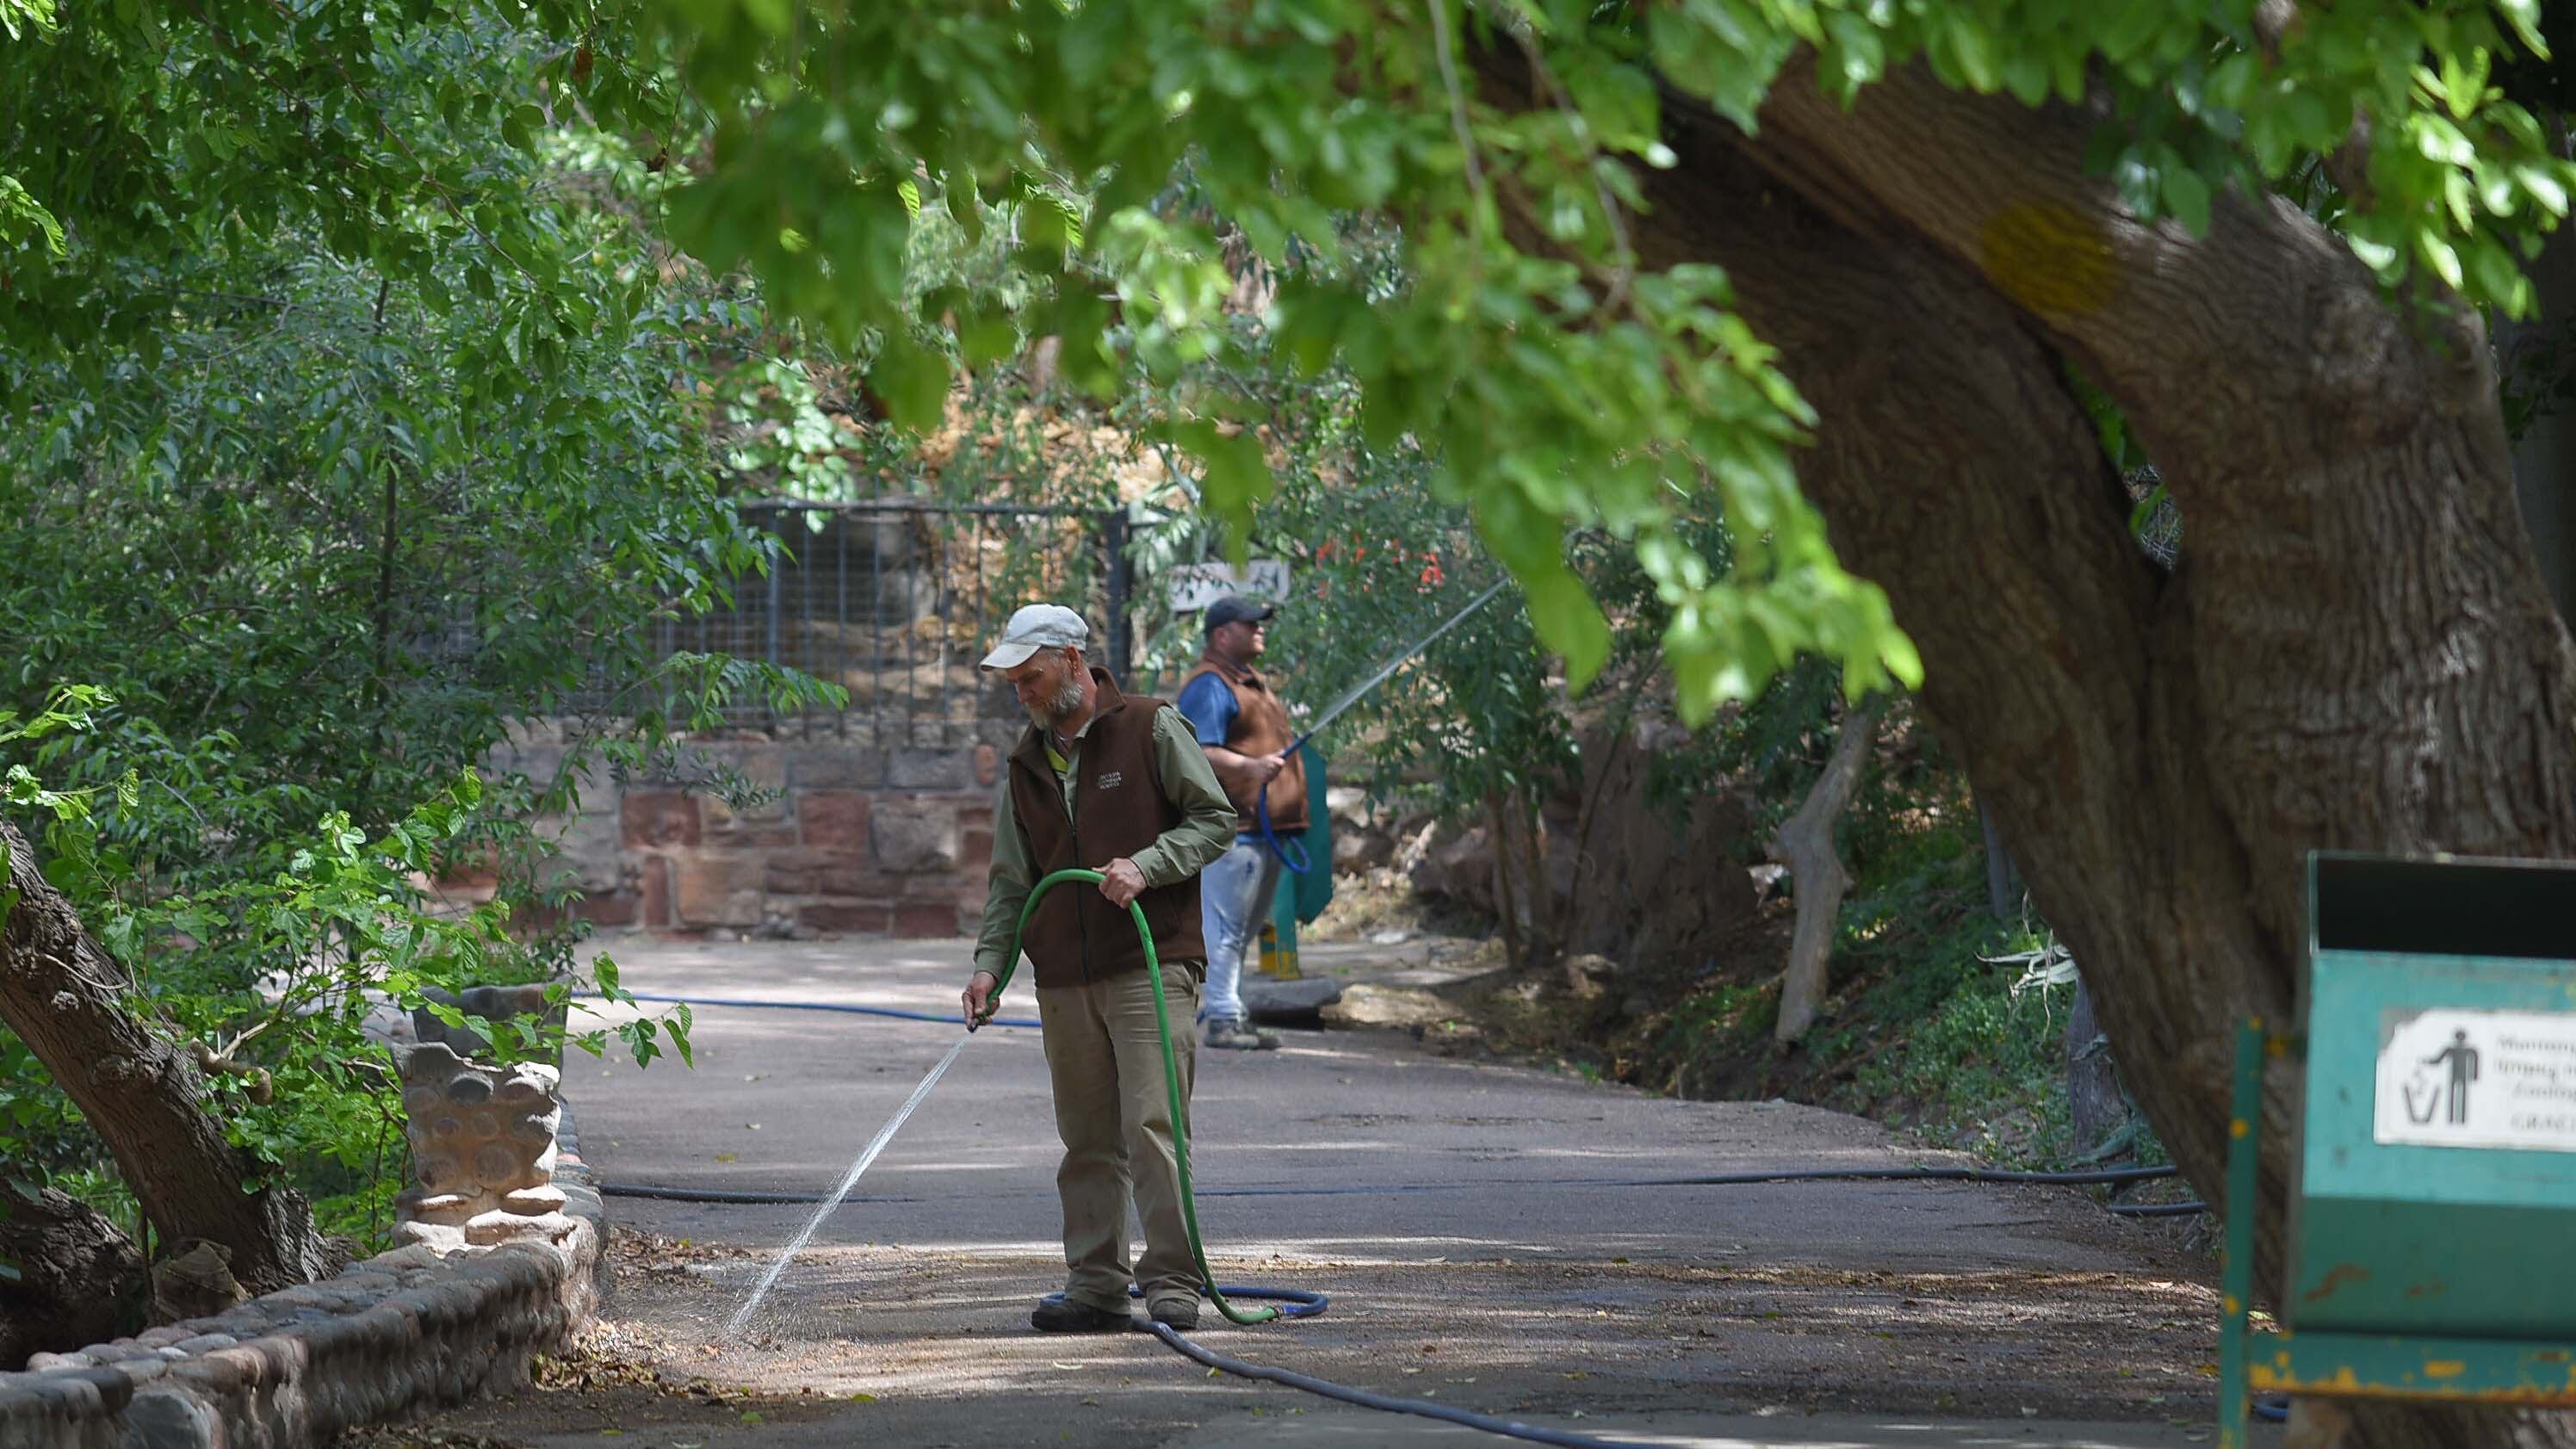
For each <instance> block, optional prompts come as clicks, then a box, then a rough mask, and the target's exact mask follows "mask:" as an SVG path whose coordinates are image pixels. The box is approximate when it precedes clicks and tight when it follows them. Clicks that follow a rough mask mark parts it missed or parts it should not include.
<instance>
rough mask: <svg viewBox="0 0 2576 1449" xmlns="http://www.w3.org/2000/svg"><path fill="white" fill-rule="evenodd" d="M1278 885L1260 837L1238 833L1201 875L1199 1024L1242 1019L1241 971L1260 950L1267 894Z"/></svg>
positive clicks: (1274, 862) (1275, 862)
mask: <svg viewBox="0 0 2576 1449" xmlns="http://www.w3.org/2000/svg"><path fill="white" fill-rule="evenodd" d="M1278 886H1279V857H1278V856H1277V855H1275V854H1273V853H1272V852H1271V849H1270V847H1269V846H1268V845H1266V844H1264V843H1263V842H1262V839H1261V837H1260V836H1258V835H1238V836H1236V837H1235V838H1234V848H1233V849H1232V850H1229V851H1227V852H1226V853H1225V854H1223V855H1221V856H1218V857H1217V859H1216V863H1215V864H1213V865H1210V866H1209V867H1208V868H1207V869H1206V870H1203V871H1201V872H1199V925H1200V927H1201V930H1202V933H1203V934H1204V935H1205V936H1206V938H1207V953H1208V959H1207V986H1206V989H1204V990H1203V991H1201V992H1200V993H1199V1020H1201V1021H1203V1022H1205V1021H1241V1020H1243V1019H1244V1018H1243V968H1244V966H1245V965H1246V964H1247V963H1248V962H1249V961H1250V960H1251V957H1252V953H1253V952H1255V951H1257V950H1259V949H1260V948H1261V923H1262V922H1264V921H1267V920H1269V919H1270V893H1271V892H1272V891H1274V890H1276V889H1277V888H1278Z"/></svg>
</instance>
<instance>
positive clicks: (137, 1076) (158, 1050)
mask: <svg viewBox="0 0 2576 1449" xmlns="http://www.w3.org/2000/svg"><path fill="white" fill-rule="evenodd" d="M0 850H5V851H6V852H7V855H8V868H9V869H8V874H9V884H10V887H11V888H13V889H14V890H16V891H17V892H18V899H17V902H16V904H15V905H14V906H13V907H12V908H11V909H10V911H9V913H8V916H7V919H6V920H5V921H0V1021H6V1022H7V1023H8V1025H9V1029H10V1030H12V1031H14V1032H16V1033H17V1034H18V1035H19V1036H20V1037H21V1038H23V1039H24V1040H25V1041H26V1043H27V1046H28V1048H29V1049H30V1050H32V1051H33V1052H35V1054H36V1058H37V1060H39V1061H41V1062H43V1063H44V1064H45V1069H46V1070H47V1071H50V1072H52V1073H53V1075H54V1080H55V1081H57V1082H59V1083H61V1084H62V1088H63V1090H64V1092H66V1093H67V1094H69V1095H70V1097H71V1099H72V1101H73V1102H74V1103H76V1104H77V1105H78V1106H79V1107H80V1109H81V1115H82V1116H84V1117H86V1118H88V1119H89V1123H90V1125H91V1126H92V1127H93V1128H95V1129H96V1130H97V1132H98V1134H99V1136H100V1137H102V1138H104V1139H106V1141H107V1146H108V1150H109V1151H110V1152H112V1153H114V1154H115V1156H116V1163H117V1167H118V1169H119V1170H120V1171H121V1172H122V1173H123V1174H124V1177H125V1182H126V1185H127V1186H128V1187H130V1188H132V1189H133V1191H134V1196H135V1199H136V1200H137V1201H138V1202H140V1203H141V1204H142V1205H143V1211H144V1213H145V1215H146V1216H148V1217H149V1218H150V1219H151V1220H152V1225H153V1226H154V1227H155V1228H156V1229H158V1230H159V1231H160V1233H161V1236H162V1238H163V1239H164V1240H165V1241H168V1242H178V1241H180V1240H182V1239H186V1238H206V1239H210V1240H212V1241H214V1242H218V1243H221V1244H223V1245H224V1246H225V1247H227V1248H229V1249H231V1250H232V1255H233V1256H232V1262H233V1271H234V1273H235V1274H236V1275H238V1276H239V1277H240V1279H241V1281H242V1282H243V1283H244V1284H245V1285H247V1286H248V1287H249V1288H250V1289H251V1291H252V1292H255V1293H265V1292H269V1291H271V1290H274V1289H278V1288H284V1287H289V1286H291V1285H293V1284H297V1283H306V1282H310V1281H312V1280H313V1279H314V1278H315V1277H316V1276H318V1275H319V1273H320V1271H321V1269H322V1267H323V1264H324V1261H325V1259H324V1255H323V1250H322V1243H321V1238H320V1236H319V1234H317V1233H316V1232H315V1231H314V1227H313V1214H312V1212H311V1210H310V1209H309V1208H307V1207H306V1206H305V1203H304V1199H303V1198H302V1197H301V1196H299V1195H298V1194H296V1193H295V1192H294V1191H293V1190H292V1189H289V1188H285V1187H266V1188H261V1189H259V1190H257V1191H247V1192H246V1191H244V1190H243V1184H244V1183H246V1182H249V1181H250V1180H252V1179H253V1178H254V1177H255V1176H257V1175H258V1174H259V1172H260V1170H261V1168H260V1164H258V1163H257V1162H255V1161H253V1160H252V1159H251V1158H249V1157H248V1156H246V1155H244V1154H243V1153H241V1152H239V1151H236V1150H235V1149H234V1148H233V1146H232V1145H231V1144H230V1143H227V1142H226V1141H224V1131H223V1124H222V1123H220V1122H218V1121H216V1120H215V1118H214V1116H213V1115H212V1114H211V1113H210V1112H209V1111H208V1110H207V1103H206V1088H205V1079H204V1078H203V1077H202V1076H200V1075H198V1072H197V1068H196V1065H195V1063H193V1062H191V1061H190V1060H189V1059H188V1056H187V1054H186V1053H185V1052H184V1051H182V1050H181V1049H180V1048H179V1047H178V1046H177V1045H175V1044H174V1043H172V1042H171V1041H169V1040H168V1039H167V1038H166V1037H164V1036H162V1035H161V1034H160V1033H159V1032H157V1031H155V1030H154V1029H153V1027H152V1024H151V1023H149V1022H147V1021H145V1020H144V1019H143V1018H142V1017H139V1016H137V1015H135V1014H134V1012H132V1011H131V1010H129V1009H128V1007H127V1005H126V1003H127V1002H128V1001H129V1000H132V999H134V998H135V990H134V984H133V983H132V982H131V981H129V980H128V979H127V978H126V975H125V971H124V968H123V967H121V966H119V965H118V964H117V963H116V960H115V958H113V957H111V956H109V955H108V954H107V952H106V951H104V950H102V949H100V947H99V945H98V943H96V942H95V941H92V940H91V939H90V938H89V934H88V933H87V932H86V931H84V930H83V929H82V928H81V923H80V918H79V916H78V915H77V914H75V913H74V911H73V910H72V906H71V902H69V901H67V900H65V899H64V898H63V895H62V893H61V892H60V891H57V890H55V889H54V888H53V886H52V885H50V884H48V883H47V882H46V880H45V878H44V876H43V875H42V874H41V873H39V872H38V871H37V869H36V856H35V851H34V850H33V849H31V848H30V847H29V846H28V844H27V839H26V837H25V836H23V835H21V834H19V833H18V830H17V827H15V826H13V825H10V824H8V823H7V822H6V821H0Z"/></svg>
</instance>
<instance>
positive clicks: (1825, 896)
mask: <svg viewBox="0 0 2576 1449" xmlns="http://www.w3.org/2000/svg"><path fill="white" fill-rule="evenodd" d="M1878 708H1879V702H1878V700H1876V699H1874V698H1873V699H1870V700H1866V701H1864V702H1863V703H1861V704H1860V705H1859V706H1858V707H1856V708H1854V709H1853V710H1852V711H1851V712H1850V713H1849V714H1846V715H1844V716H1843V728H1842V733H1841V734H1839V735H1837V736H1836V737H1835V739H1834V750H1833V753H1832V754H1831V755H1829V756H1827V757H1826V759H1825V772H1824V773H1823V774H1821V775H1819V776H1817V777H1816V784H1815V788H1814V789H1812V790H1809V791H1808V792H1807V798H1806V801H1805V803H1803V804H1801V805H1799V807H1798V813H1797V814H1795V815H1792V816H1790V817H1789V818H1788V819H1787V820H1785V821H1782V822H1781V824H1780V831H1779V833H1778V834H1777V835H1776V836H1774V837H1773V838H1772V842H1773V844H1774V845H1775V846H1776V847H1777V848H1778V849H1779V852H1780V858H1781V861H1782V863H1783V864H1785V865H1787V866H1788V867H1789V879H1790V880H1792V881H1794V882H1796V884H1797V887H1798V921H1797V925H1796V926H1795V927H1794V928H1792V930H1791V932H1790V935H1789V969H1788V970H1787V971H1786V972H1785V973H1783V974H1782V976H1781V978H1780V1019H1779V1021H1778V1023H1777V1024H1775V1025H1774V1026H1773V1027H1772V1028H1771V1039H1772V1040H1773V1041H1777V1042H1781V1043H1788V1042H1793V1041H1796V1040H1797V1039H1798V1038H1800V1037H1802V1036H1804V1035H1806V1034H1807V1028H1808V1027H1811V1026H1813V1025H1815V1024H1816V1005H1817V1003H1819V1002H1821V1001H1823V1000H1824V997H1825V977H1826V968H1827V967H1828V966H1830V965H1831V964H1832V962H1833V955H1834V926H1835V923H1836V922H1837V921H1839V920H1840V919H1841V918H1842V912H1843V892H1845V891H1847V890H1850V889H1851V875H1850V874H1849V873H1848V872H1846V871H1845V870H1844V869H1843V861H1842V857H1841V856H1840V855H1837V854H1835V852H1834V824H1835V822H1837V821H1839V820H1841V819H1842V816H1843V809H1844V807H1846V806H1848V805H1850V804H1851V798H1852V793H1853V792H1854V791H1856V790H1858V789H1859V788H1860V777H1861V775H1862V774H1863V773H1864V772H1865V771H1866V768H1867V766H1868V764H1869V747H1870V745H1871V743H1872V742H1873V741H1875V740H1876V739H1877V738H1878Z"/></svg>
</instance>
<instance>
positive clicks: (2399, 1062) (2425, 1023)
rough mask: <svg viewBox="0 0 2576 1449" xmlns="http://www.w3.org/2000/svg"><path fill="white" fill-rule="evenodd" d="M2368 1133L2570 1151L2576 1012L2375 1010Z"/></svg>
mask: <svg viewBox="0 0 2576 1449" xmlns="http://www.w3.org/2000/svg"><path fill="white" fill-rule="evenodd" d="M2379 1040H2380V1044H2379V1085H2378V1090H2377V1092H2376V1094H2375V1099H2374V1103H2373V1110H2372V1120H2371V1138H2372V1140H2373V1141H2377V1142H2383V1143H2402V1144H2405V1145H2408V1146H2414V1147H2491V1148H2502V1149H2505V1150H2507V1151H2517V1152H2576V1012H2568V1011H2466V1010H2454V1009H2440V1008H2436V1009H2428V1010H2420V1011H2419V1010H2409V1009H2407V1008H2403V1007H2388V1008H2385V1009H2384V1010H2383V1011H2382V1012H2381V1014H2380V1026H2379Z"/></svg>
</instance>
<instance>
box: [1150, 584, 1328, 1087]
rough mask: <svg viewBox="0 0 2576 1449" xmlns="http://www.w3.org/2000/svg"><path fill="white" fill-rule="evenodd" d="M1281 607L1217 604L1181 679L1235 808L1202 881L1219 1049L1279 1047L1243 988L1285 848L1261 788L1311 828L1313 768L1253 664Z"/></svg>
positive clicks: (1283, 814)
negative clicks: (1203, 641)
mask: <svg viewBox="0 0 2576 1449" xmlns="http://www.w3.org/2000/svg"><path fill="white" fill-rule="evenodd" d="M1275 612H1277V611H1276V609H1275V608H1274V607H1273V606H1271V605H1269V604H1261V605H1253V604H1248V603H1246V602H1244V601H1243V600H1242V599H1239V598H1236V597H1235V596H1234V595H1232V594H1227V595H1226V596H1224V597H1223V598H1220V599H1218V600H1216V601H1215V602H1213V603H1211V604H1209V605H1208V606H1207V613H1206V614H1205V615H1204V616H1203V619H1202V624H1201V627H1202V628H1203V629H1204V631H1205V633H1206V635H1207V646H1206V648H1205V649H1204V650H1203V651H1202V652H1201V653H1200V655H1199V662H1198V664H1197V666H1196V667H1195V668H1193V669H1192V670H1191V671H1190V673H1189V675H1188V677H1187V678H1185V679H1183V680H1182V682H1181V693H1180V700H1179V703H1180V709H1181V713H1182V714H1184V715H1186V716H1188V717H1189V720H1190V723H1191V724H1192V725H1193V726H1195V727H1196V728H1197V730H1198V739H1199V743H1200V744H1201V745H1202V746H1205V747H1206V749H1207V758H1208V763H1209V764H1210V765H1213V766H1214V767H1215V769H1216V777H1217V779H1218V780H1220V781H1222V782H1223V783H1224V785H1225V793H1226V796H1227V798H1229V799H1231V800H1232V801H1233V802H1234V811H1235V836H1234V844H1233V848H1231V849H1229V850H1228V851H1226V853H1225V858H1224V859H1223V860H1220V861H1218V862H1217V863H1216V864H1214V865H1212V866H1209V867H1208V870H1207V874H1206V875H1204V876H1202V877H1200V879H1199V896H1200V901H1201V906H1200V920H1201V922H1202V932H1203V934H1204V936H1205V938H1206V941H1207V948H1208V970H1207V992H1206V996H1205V999H1204V1000H1203V1001H1202V1002H1201V1003H1200V1005H1199V1019H1200V1021H1202V1022H1204V1023H1205V1024H1206V1027H1207V1044H1208V1045H1209V1046H1212V1047H1235V1048H1249V1049H1254V1050H1262V1049H1267V1048H1270V1047H1275V1046H1277V1045H1279V1036H1278V1034H1277V1033H1276V1032H1269V1031H1262V1030H1259V1029H1257V1028H1254V1027H1252V1026H1250V1025H1249V1024H1247V1022H1246V1021H1245V1014H1244V1008H1243V990H1242V983H1243V963H1244V959H1245V958H1246V957H1248V956H1249V955H1251V954H1252V951H1253V949H1254V943H1256V942H1258V941H1259V940H1260V939H1261V923H1262V922H1264V921H1266V920H1268V919H1270V896H1271V892H1273V891H1274V890H1276V889H1278V886H1279V856H1278V854H1277V853H1276V852H1275V851H1273V850H1272V849H1271V848H1270V845H1269V842H1268V841H1266V840H1264V839H1263V838H1262V835H1261V827H1260V822H1259V815H1258V806H1259V804H1260V801H1261V795H1262V791H1263V790H1264V789H1267V790H1268V791H1269V792H1270V826H1271V829H1272V830H1273V831H1275V832H1277V833H1278V834H1281V835H1289V834H1294V833H1295V832H1297V831H1301V830H1303V829H1305V828H1306V767H1305V763H1304V762H1303V761H1301V760H1300V759H1298V757H1297V756H1296V755H1294V754H1292V753H1290V752H1289V744H1290V742H1291V741H1292V740H1294V739H1295V737H1296V731H1294V730H1293V729H1291V728H1289V725H1288V710H1287V707H1286V706H1285V705H1283V704H1281V703H1280V702H1279V696H1278V695H1277V694H1275V693H1273V692H1272V691H1271V688H1270V681H1268V680H1267V679H1264V678H1262V676H1261V672H1260V671H1259V670H1256V669H1254V668H1253V667H1252V665H1253V661H1255V660H1257V659H1259V658H1260V657H1261V655H1262V651H1263V649H1264V648H1265V647H1266V645H1267V643H1268V640H1267V637H1266V635H1267V630H1266V629H1265V628H1264V626H1265V625H1266V624H1267V623H1268V622H1269V620H1270V616H1271V615H1272V614H1273V613H1275Z"/></svg>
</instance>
